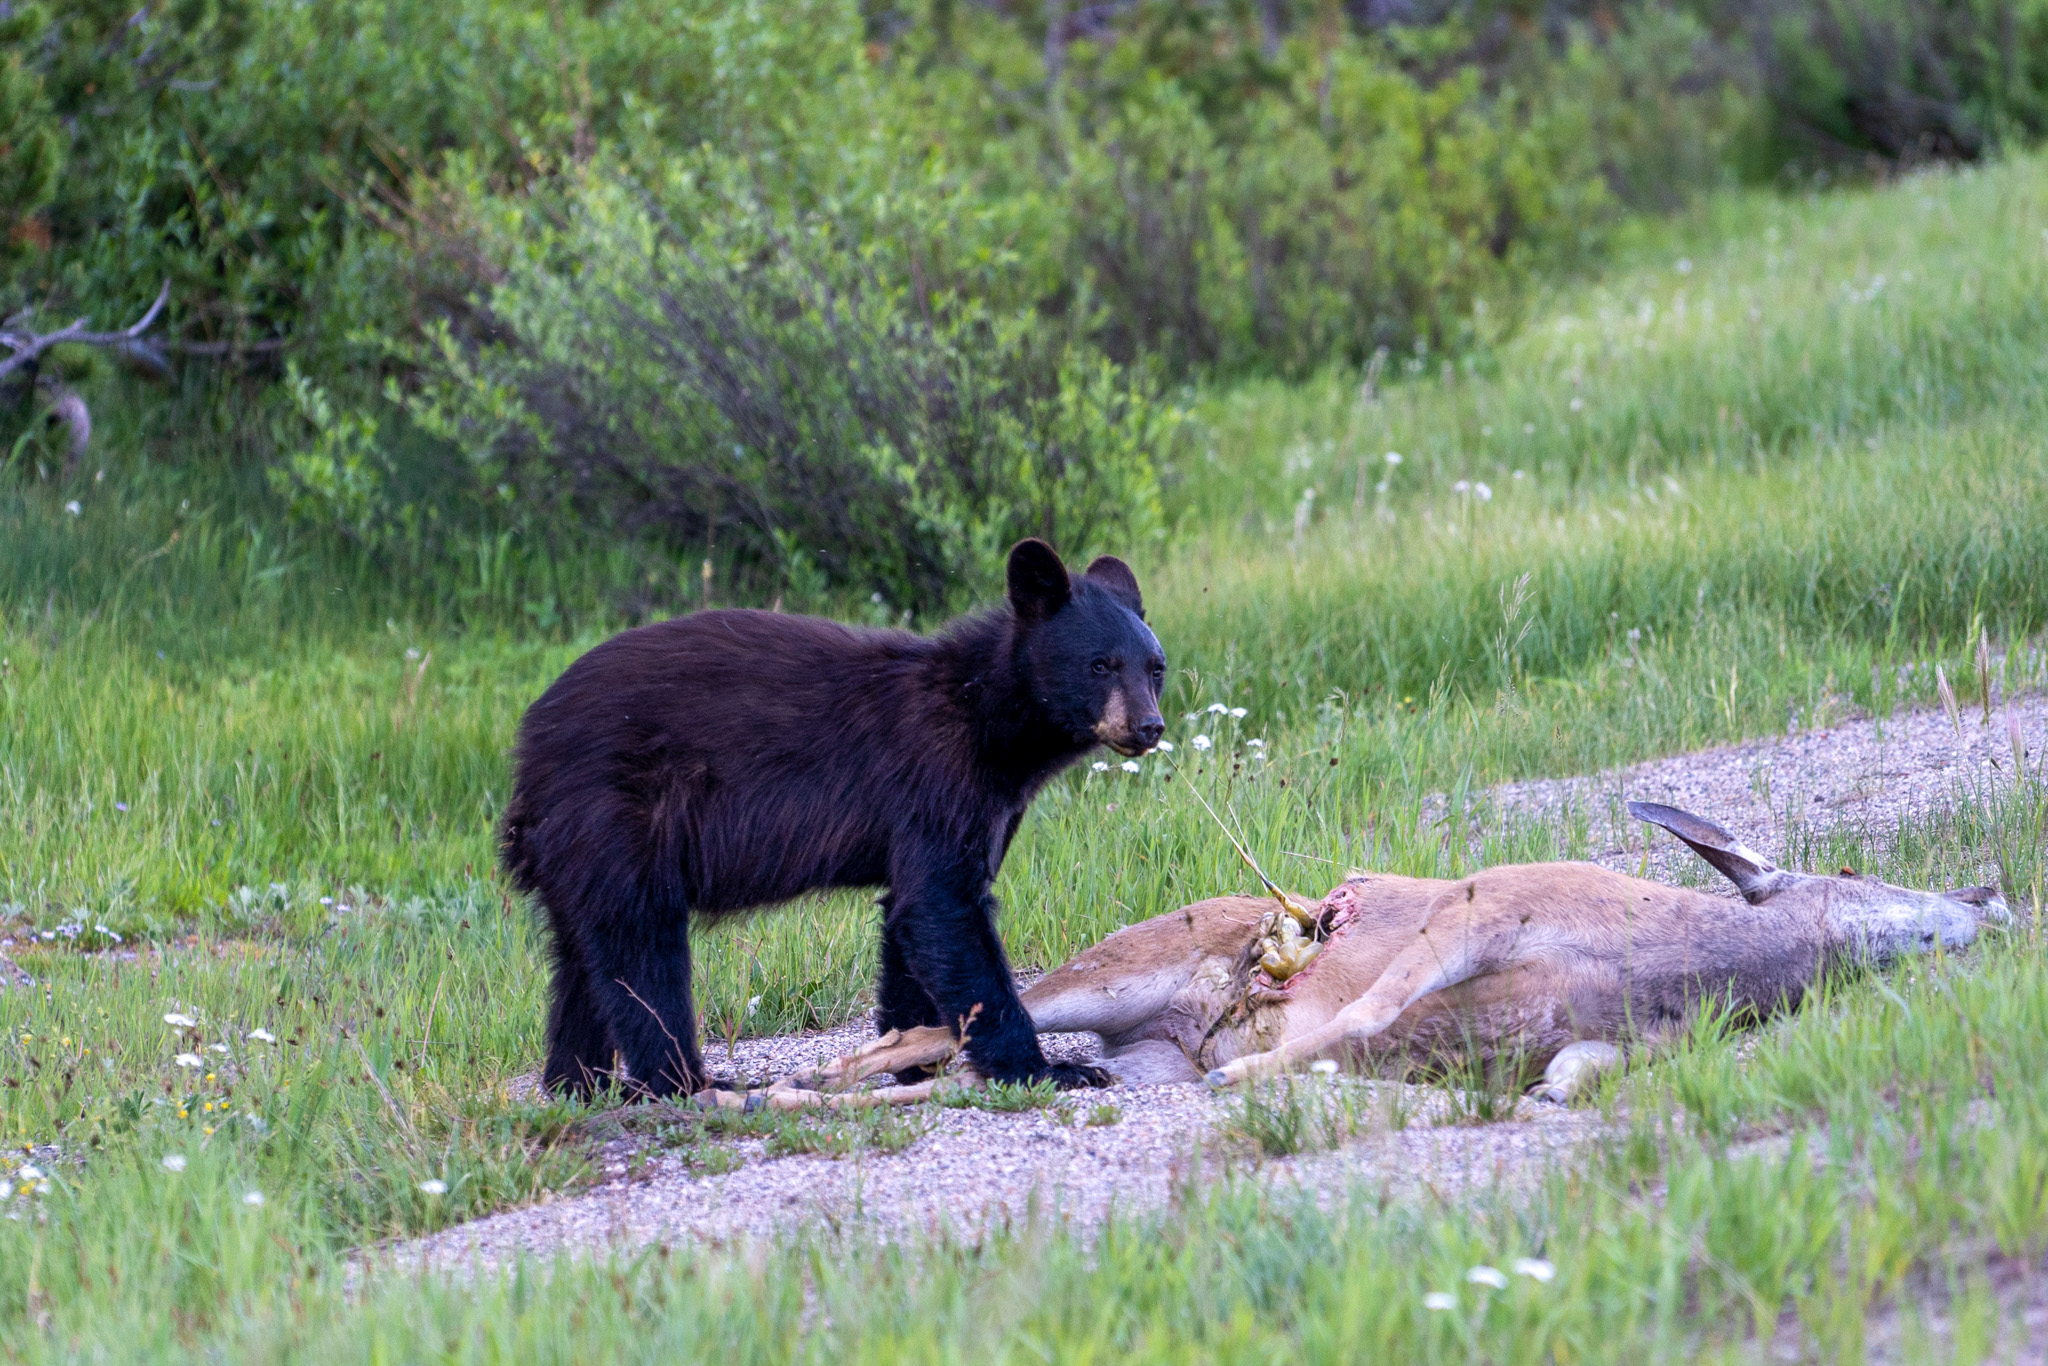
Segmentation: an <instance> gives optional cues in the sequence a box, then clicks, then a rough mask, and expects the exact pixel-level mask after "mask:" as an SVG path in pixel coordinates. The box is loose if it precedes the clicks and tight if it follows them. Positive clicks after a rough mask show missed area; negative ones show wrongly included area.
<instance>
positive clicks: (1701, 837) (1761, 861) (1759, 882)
mask: <svg viewBox="0 0 2048 1366" xmlns="http://www.w3.org/2000/svg"><path fill="white" fill-rule="evenodd" d="M1628 814H1629V815H1631V816H1634V817H1635V818H1636V819H1637V820H1639V821H1644V822H1647V823H1648V824H1650V825H1654V826H1656V827H1658V828H1659V829H1660V830H1668V831H1670V832H1671V833H1672V834H1674V835H1676V836H1678V838H1680V839H1682V840H1684V841H1685V842H1686V844H1687V845H1688V846H1690V847H1691V849H1692V851H1693V852H1694V853H1695V854H1698V855H1699V856H1700V857H1701V858H1703V859H1705V860H1706V861H1707V862H1708V863H1711V864H1713V865H1714V868H1715V869H1716V870H1717V871H1718V872H1719V873H1720V874H1721V875H1722V876H1723V877H1725V878H1727V879H1728V880H1729V881H1730V882H1732V883H1734V884H1735V890H1736V891H1738V892H1741V893H1742V898H1743V900H1745V901H1747V902H1749V903H1750V904H1751V905H1756V904H1758V903H1759V902H1761V901H1763V900H1764V899H1765V898H1766V897H1768V896H1769V895H1770V894H1771V893H1772V892H1773V891H1775V890H1777V888H1778V885H1779V883H1780V882H1781V881H1782V879H1783V877H1784V875H1783V874H1782V873H1781V872H1779V871H1778V865H1777V864H1775V863H1772V862H1771V861H1770V860H1769V859H1767V858H1765V857H1764V856H1763V855H1762V854H1759V853H1758V852H1757V851H1756V850H1754V849H1751V848H1749V847H1748V846H1747V845H1745V844H1743V843H1742V841H1740V840H1738V839H1736V838H1735V836H1733V835H1731V834H1729V833H1728V832H1727V831H1726V830H1723V829H1722V828H1721V827H1720V826H1718V825H1716V824H1714V823H1713V822H1712V821H1710V820H1703V819H1702V818H1700V817H1698V816H1695V815H1693V814H1692V813H1691V812H1690V811H1680V810H1679V809H1678V808H1677V807H1675V806H1664V805H1662V804H1660V803H1658V802H1630V803H1628Z"/></svg>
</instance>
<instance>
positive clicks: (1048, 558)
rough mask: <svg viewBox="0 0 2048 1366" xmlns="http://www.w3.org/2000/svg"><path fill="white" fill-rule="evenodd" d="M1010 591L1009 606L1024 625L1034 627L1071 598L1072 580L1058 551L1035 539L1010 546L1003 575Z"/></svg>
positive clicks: (1072, 593)
mask: <svg viewBox="0 0 2048 1366" xmlns="http://www.w3.org/2000/svg"><path fill="white" fill-rule="evenodd" d="M1005 577H1006V579H1007V580H1008V584H1009V590H1010V607H1011V608H1012V610H1014V611H1015V612H1016V613H1017V619H1018V620H1019V621H1022V622H1024V623H1025V624H1026V625H1034V626H1035V625H1037V624H1038V623H1039V622H1041V621H1044V620H1045V619H1046V618H1047V617H1050V616H1051V615H1052V614H1053V613H1055V612H1057V611H1059V610H1060V608H1062V607H1065V606H1066V605H1067V601H1068V599H1070V598H1072V597H1073V596H1074V581H1073V580H1072V579H1070V578H1068V577H1067V567H1066V565H1064V564H1062V563H1060V557H1059V552H1057V551H1055V550H1054V549H1053V548H1052V547H1051V546H1049V545H1047V544H1046V543H1045V542H1044V541H1041V540H1038V539H1037V538H1035V537H1031V538H1027V539H1025V540H1021V541H1019V542H1017V544H1016V545H1014V546H1012V547H1010V565H1009V570H1008V573H1007V574H1006V575H1005Z"/></svg>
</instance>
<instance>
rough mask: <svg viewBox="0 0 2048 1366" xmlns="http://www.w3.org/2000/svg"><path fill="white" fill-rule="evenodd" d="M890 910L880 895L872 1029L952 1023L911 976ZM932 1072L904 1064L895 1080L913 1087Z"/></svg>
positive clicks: (924, 1068) (885, 1032)
mask: <svg viewBox="0 0 2048 1366" xmlns="http://www.w3.org/2000/svg"><path fill="white" fill-rule="evenodd" d="M889 910H890V905H889V898H888V897H886V896H885V897H883V898H882V973H881V978H880V980H879V981H878V982H877V983H876V986H875V1031H876V1032H877V1033H879V1034H887V1033H888V1032H889V1031H890V1030H892V1029H917V1028H920V1027H923V1026H927V1025H935V1024H947V1025H952V1024H954V1023H955V1022H954V1021H951V1020H944V1021H942V1020H940V1018H939V1007H938V1005H937V1003H936V1002H934V1001H933V1000H932V996H931V993H930V992H928V991H926V990H925V989H924V988H923V987H922V986H920V985H918V982H917V979H916V978H915V977H912V976H911V975H910V965H909V962H908V959H907V958H906V956H905V953H904V946H903V940H902V938H901V937H900V933H899V930H898V928H897V927H894V926H892V924H891V919H890V916H889ZM931 1075H932V1071H931V1069H930V1068H928V1067H906V1068H904V1069H903V1070H902V1071H900V1072H898V1073H896V1080H897V1081H898V1082H900V1083H901V1084H903V1085H905V1086H912V1085H915V1084H916V1083H918V1082H921V1081H925V1080H927V1079H929V1078H930V1077H931Z"/></svg>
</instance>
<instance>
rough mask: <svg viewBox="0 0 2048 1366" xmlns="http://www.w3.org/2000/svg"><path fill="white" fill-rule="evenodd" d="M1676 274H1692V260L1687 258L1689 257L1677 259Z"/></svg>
mask: <svg viewBox="0 0 2048 1366" xmlns="http://www.w3.org/2000/svg"><path fill="white" fill-rule="evenodd" d="M1678 273H1679V274H1680V275H1690V274H1692V258H1691V257H1689V256H1681V257H1679V258H1678Z"/></svg>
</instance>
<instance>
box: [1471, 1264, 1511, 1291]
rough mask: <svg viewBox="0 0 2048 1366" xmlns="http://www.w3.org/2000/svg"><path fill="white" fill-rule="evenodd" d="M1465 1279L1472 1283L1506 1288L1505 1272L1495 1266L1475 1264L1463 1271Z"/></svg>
mask: <svg viewBox="0 0 2048 1366" xmlns="http://www.w3.org/2000/svg"><path fill="white" fill-rule="evenodd" d="M1465 1279H1466V1280H1468V1281H1470V1282H1472V1284H1474V1285H1490V1286H1492V1287H1493V1288H1494V1289H1495V1290H1505V1289H1507V1288H1508V1278H1507V1273H1506V1272H1504V1271H1502V1270H1501V1269H1500V1268H1499V1267H1495V1266H1475V1267H1473V1268H1472V1269H1471V1270H1470V1271H1468V1272H1466V1273H1465Z"/></svg>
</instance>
